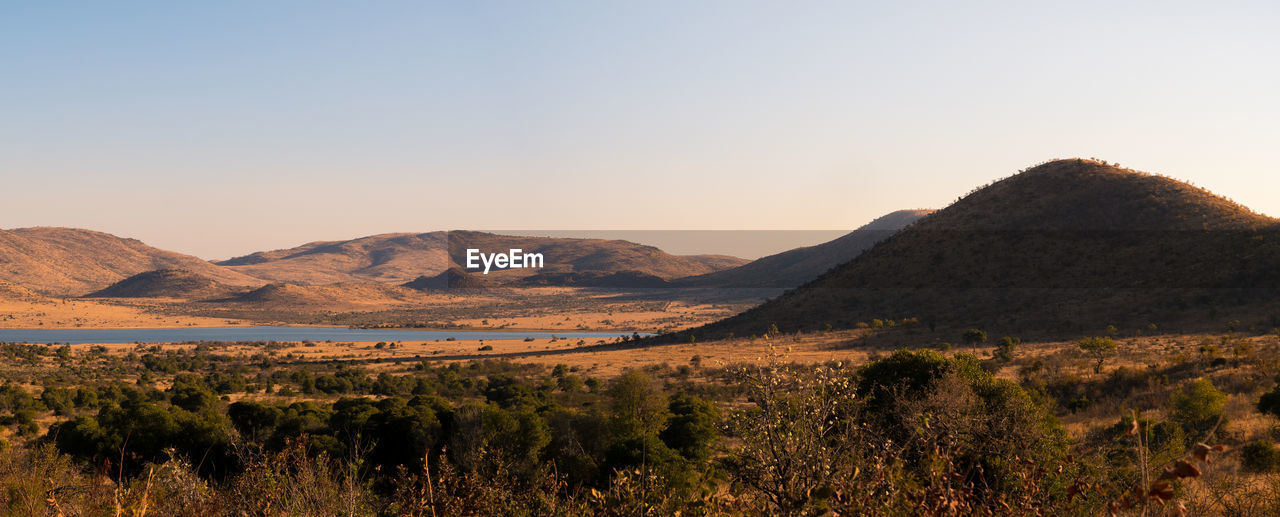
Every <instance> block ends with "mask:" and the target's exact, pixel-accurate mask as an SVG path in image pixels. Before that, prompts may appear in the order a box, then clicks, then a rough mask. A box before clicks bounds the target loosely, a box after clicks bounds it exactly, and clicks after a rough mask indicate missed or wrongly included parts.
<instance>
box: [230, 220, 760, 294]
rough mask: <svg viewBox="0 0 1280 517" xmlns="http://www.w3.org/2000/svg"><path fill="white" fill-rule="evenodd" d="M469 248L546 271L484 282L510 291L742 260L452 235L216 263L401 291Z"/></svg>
mask: <svg viewBox="0 0 1280 517" xmlns="http://www.w3.org/2000/svg"><path fill="white" fill-rule="evenodd" d="M468 248H475V249H480V250H482V251H484V252H486V253H493V252H499V251H502V252H505V251H507V250H509V249H512V248H518V249H522V250H524V252H527V253H542V254H543V256H544V257H545V266H544V267H543V268H542V269H540V270H538V269H510V270H505V271H494V272H491V273H490V274H489V275H484V276H485V277H486V280H489V281H490V282H494V283H497V282H506V283H514V282H517V281H519V279H521V278H524V277H526V276H531V275H534V274H538V273H546V272H586V271H590V272H601V273H612V272H621V271H638V272H640V273H643V274H647V275H653V276H657V277H660V278H662V279H664V280H665V279H674V278H680V277H686V276H692V275H700V274H705V273H710V272H713V271H719V270H721V269H726V268H730V267H734V266H738V265H741V264H743V263H745V262H746V261H745V260H742V259H738V258H734V257H724V256H717V255H692V256H677V255H671V254H669V253H666V252H664V251H662V250H660V249H658V248H655V247H652V246H644V245H641V244H636V243H632V242H627V241H620V240H602V239H563V238H549V237H523V236H508V235H497V234H492V233H484V232H472V231H452V232H431V233H420V234H407V233H394V234H382V235H373V236H369V237H362V238H359V239H352V240H348V241H335V242H313V243H310V244H304V245H302V246H299V247H297V248H292V249H287V250H276V251H268V252H259V253H254V254H251V255H247V256H244V257H238V258H234V259H231V260H227V261H223V262H220V263H219V264H220V265H222V266H225V267H228V268H230V269H232V270H235V271H239V272H242V273H244V274H247V275H252V276H254V277H258V278H265V279H268V280H273V281H277V282H291V283H300V284H312V285H317V284H328V283H339V282H380V283H395V284H404V283H406V282H410V281H413V280H415V279H417V278H419V277H422V276H426V277H434V276H436V275H439V274H441V273H443V272H445V271H446V270H448V269H449V268H462V267H463V266H465V262H466V258H465V257H466V250H467V249H468Z"/></svg>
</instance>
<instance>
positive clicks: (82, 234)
mask: <svg viewBox="0 0 1280 517" xmlns="http://www.w3.org/2000/svg"><path fill="white" fill-rule="evenodd" d="M156 269H185V270H187V271H190V272H192V273H194V274H198V275H201V276H205V277H208V278H210V279H212V280H215V281H218V282H221V283H223V284H227V285H231V286H257V285H262V284H263V282H262V281H260V280H258V279H256V278H253V277H250V276H247V275H245V274H243V273H239V272H236V271H231V270H228V269H226V268H222V267H219V266H217V265H215V264H212V263H209V262H206V261H204V260H201V259H199V258H196V257H192V256H190V255H183V254H181V253H175V252H172V251H165V250H161V249H156V248H153V247H151V246H147V245H146V244H143V243H142V242H141V241H138V240H135V239H125V238H121V237H116V236H114V235H111V234H107V233H101V232H95V231H90V230H80V229H75V228H49V227H41V228H19V229H14V230H0V281H6V282H11V283H14V284H18V285H22V286H24V287H27V288H30V289H32V290H35V291H38V292H41V293H45V294H51V295H83V294H86V293H90V292H93V291H97V290H99V289H103V288H105V287H107V286H109V285H111V284H113V283H115V282H119V281H120V280H123V279H125V278H127V277H130V276H133V275H136V274H138V273H142V272H145V271H152V270H156Z"/></svg>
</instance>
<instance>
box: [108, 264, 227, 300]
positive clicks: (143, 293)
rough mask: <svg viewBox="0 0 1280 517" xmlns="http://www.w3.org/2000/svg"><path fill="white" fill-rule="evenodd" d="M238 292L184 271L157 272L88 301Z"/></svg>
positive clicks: (124, 282) (110, 288) (202, 297)
mask: <svg viewBox="0 0 1280 517" xmlns="http://www.w3.org/2000/svg"><path fill="white" fill-rule="evenodd" d="M236 290H237V289H235V288H233V287H231V286H228V285H226V284H223V283H222V282H219V281H217V280H214V279H212V278H209V277H207V276H204V275H200V274H197V273H194V272H191V271H189V270H186V269H157V270H155V271H146V272H143V273H138V274H136V275H133V276H131V277H129V278H126V279H124V280H121V281H119V282H116V283H114V284H111V285H110V286H108V287H107V288H106V289H102V290H99V291H95V292H93V293H91V294H89V295H88V296H89V297H91V298H186V299H189V300H207V299H213V298H225V297H227V296H230V295H231V294H232V293H234V292H235V291H236Z"/></svg>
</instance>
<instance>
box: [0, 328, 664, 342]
mask: <svg viewBox="0 0 1280 517" xmlns="http://www.w3.org/2000/svg"><path fill="white" fill-rule="evenodd" d="M623 335H627V336H629V335H631V333H630V332H623V331H615V332H532V331H529V332H526V331H521V330H509V331H474V332H472V331H460V330H391V329H348V328H336V327H271V326H263V327H207V328H192V327H188V328H172V329H0V342H8V343H70V344H73V345H83V344H103V345H106V344H117V343H176V342H181V341H436V340H445V339H449V338H455V339H484V340H498V339H525V338H534V339H551V337H552V336H555V337H559V338H564V339H612V338H616V337H618V336H623ZM641 335H644V336H648V335H650V334H641Z"/></svg>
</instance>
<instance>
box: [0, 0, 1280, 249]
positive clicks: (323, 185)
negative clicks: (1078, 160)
mask: <svg viewBox="0 0 1280 517" xmlns="http://www.w3.org/2000/svg"><path fill="white" fill-rule="evenodd" d="M961 4H964V5H961ZM1278 26H1280V3H1277V2H1274V1H1266V2H1229V1H1228V2H1197V3H1184V2H1177V1H1164V2H1114V1H1107V2H1090V1H1083V2H1038V1H1032V2H1029V1H1025V0H1024V1H1017V2H963V3H962V2H912V1H904V2H855V1H838V2H814V1H795V2H776V1H769V2H754V1H748V0H732V1H717V0H705V1H698V2H687V1H662V0H645V1H642V2H641V1H636V2H622V1H604V2H596V1H586V0H580V1H574V2H563V1H552V0H549V1H539V2H527V1H512V2H492V1H484V0H470V1H465V2H428V1H412V2H395V1H375V2H350V1H343V2H332V1H322V0H299V1H283V0H281V1H261V0H253V1H234V0H227V1H217V2H160V1H151V2H133V1H127V0H121V1H118V2H44V1H35V0H31V1H15V2H5V3H3V5H0V192H3V203H0V228H19V227H27V226H70V227H79V228H89V229H94V230H99V231H106V232H109V233H113V234H117V235H121V236H126V237H133V238H138V239H141V240H143V241H144V242H146V243H148V244H151V245H153V246H157V247H161V248H165V249H172V250H175V251H181V252H185V253H191V254H194V255H197V256H200V257H202V258H206V259H221V258H228V257H232V256H237V255H242V254H245V253H249V252H252V251H258V250H264V249H278V248H286V247H292V246H295V245H298V244H302V243H304V242H309V241H315V240H338V239H347V238H353V237H358V236H363V235H370V234H376V233H387V232H425V231H432V230H447V229H489V228H505V229H525V230H636V229H645V230H654V229H656V230H671V229H680V230H684V229H698V230H707V229H713V230H720V229H749V230H844V229H850V230H851V229H853V228H856V227H858V226H861V225H862V224H865V223H867V222H869V221H870V220H871V219H873V218H875V217H878V216H880V215H883V214H885V213H887V212H890V211H893V210H898V209H905V208H942V207H944V206H946V205H947V204H949V203H951V202H952V201H954V200H955V199H956V198H957V197H959V196H960V195H962V194H964V193H966V192H968V191H970V190H972V189H973V188H975V187H978V186H981V185H985V184H987V183H989V182H990V181H992V180H994V179H998V178H1001V177H1005V176H1008V175H1011V174H1013V173H1015V172H1017V171H1018V170H1019V169H1022V168H1025V167H1027V166H1030V165H1033V164H1036V163H1039V162H1043V161H1046V160H1049V159H1053V158H1065V157H1098V158H1102V159H1105V160H1109V161H1111V162H1119V163H1120V164H1121V165H1124V166H1126V167H1132V168H1135V169H1139V170H1145V171H1151V172H1159V173H1162V174H1166V175H1169V176H1173V177H1175V178H1179V179H1184V180H1188V181H1191V182H1193V183H1195V184H1197V185H1200V186H1203V187H1207V188H1209V189H1211V190H1213V191H1215V192H1217V193H1219V194H1222V195H1225V196H1228V197H1230V198H1232V199H1234V200H1236V201H1239V202H1241V203H1244V204H1245V205H1247V206H1250V207H1252V208H1254V209H1255V210H1257V211H1260V212H1263V213H1266V214H1269V215H1275V216H1280V145H1277V144H1278V143H1280V123H1277V121H1280V95H1277V94H1276V92H1280V66H1278V65H1280V31H1278V30H1276V29H1275V28H1276V27H1278ZM707 251H715V250H707Z"/></svg>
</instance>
